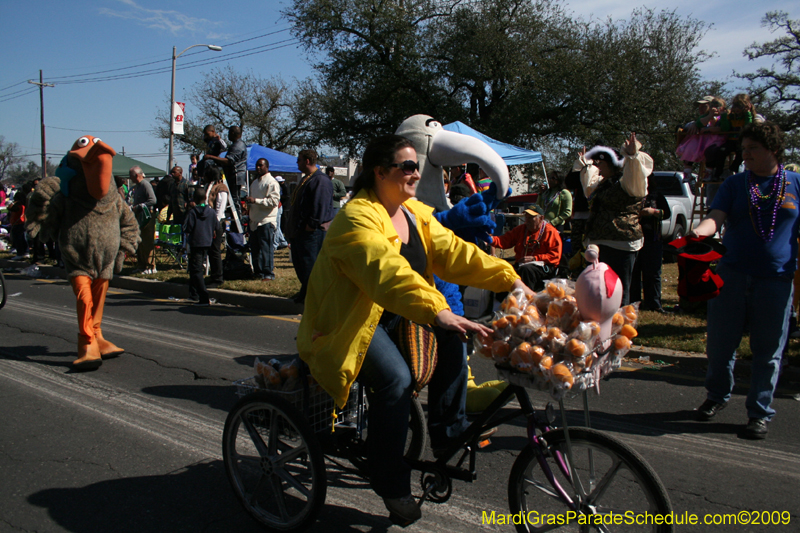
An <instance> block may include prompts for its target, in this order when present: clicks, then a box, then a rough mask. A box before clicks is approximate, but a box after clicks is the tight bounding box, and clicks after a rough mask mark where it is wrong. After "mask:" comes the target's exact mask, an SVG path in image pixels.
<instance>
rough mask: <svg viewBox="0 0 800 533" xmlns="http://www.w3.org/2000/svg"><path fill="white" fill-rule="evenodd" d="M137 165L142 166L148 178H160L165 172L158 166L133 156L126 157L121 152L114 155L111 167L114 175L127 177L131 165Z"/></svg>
mask: <svg viewBox="0 0 800 533" xmlns="http://www.w3.org/2000/svg"><path fill="white" fill-rule="evenodd" d="M136 166H139V167H141V168H142V171H143V172H144V175H145V176H147V177H148V178H160V177H163V176H164V175H165V172H164V171H163V170H161V169H160V168H156V167H154V166H152V165H148V164H147V163H142V162H141V161H137V160H135V159H133V158H130V157H126V156H124V155H122V154H117V155H115V156H114V160H113V167H112V169H111V171H112V173H113V175H114V176H119V177H121V178H126V179H127V178H128V176H129V172H130V170H131V167H136Z"/></svg>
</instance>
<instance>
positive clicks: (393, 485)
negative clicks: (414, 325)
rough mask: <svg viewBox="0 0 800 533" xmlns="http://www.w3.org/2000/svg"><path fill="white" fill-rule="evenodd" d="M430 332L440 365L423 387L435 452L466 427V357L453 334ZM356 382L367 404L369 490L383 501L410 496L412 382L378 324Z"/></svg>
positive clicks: (400, 358)
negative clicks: (408, 453)
mask: <svg viewBox="0 0 800 533" xmlns="http://www.w3.org/2000/svg"><path fill="white" fill-rule="evenodd" d="M434 329H435V331H436V340H437V343H439V353H438V355H439V360H438V363H437V365H436V370H435V371H434V374H433V378H432V379H431V381H430V383H429V384H428V420H429V423H428V428H429V432H430V437H431V446H433V447H438V446H442V445H444V444H446V439H447V438H452V437H457V436H458V435H460V434H461V433H462V432H463V431H464V430H465V429H466V428H467V426H468V424H467V420H466V401H467V358H466V353H465V350H464V344H463V343H462V342H461V340H460V339H459V338H458V336H457V335H455V334H454V333H452V332H449V331H445V330H442V329H441V328H434ZM358 377H359V380H360V381H361V384H362V385H363V386H364V387H365V390H366V392H367V399H368V400H369V430H368V436H367V461H368V468H369V471H370V480H371V483H372V488H373V490H375V492H376V493H377V494H378V496H381V497H382V498H401V497H403V496H406V495H408V494H411V468H410V467H409V466H408V464H406V462H405V461H404V460H403V448H404V447H405V443H406V437H407V434H408V417H409V413H410V410H411V393H412V392H413V390H414V382H413V380H412V378H411V372H410V371H409V369H408V365H407V364H406V361H405V359H403V356H402V355H401V354H400V352H399V351H398V350H397V346H396V345H395V344H394V342H393V341H392V339H391V338H390V337H389V333H388V332H387V329H386V327H385V326H384V325H382V324H379V325H378V326H377V327H376V328H375V334H374V335H373V337H372V342H371V343H370V345H369V348H368V349H367V353H366V355H365V356H364V362H363V364H362V366H361V371H360V373H359V376H358Z"/></svg>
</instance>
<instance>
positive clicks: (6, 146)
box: [0, 135, 20, 181]
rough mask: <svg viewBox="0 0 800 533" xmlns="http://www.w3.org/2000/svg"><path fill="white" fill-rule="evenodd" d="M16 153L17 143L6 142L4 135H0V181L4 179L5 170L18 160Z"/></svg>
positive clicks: (17, 149) (17, 152)
mask: <svg viewBox="0 0 800 533" xmlns="http://www.w3.org/2000/svg"><path fill="white" fill-rule="evenodd" d="M18 154H19V145H18V144H17V143H9V142H6V139H5V137H3V136H2V135H0V181H3V180H4V179H6V177H7V176H6V171H7V170H9V169H11V168H12V167H13V166H15V165H16V163H17V162H18V161H20V157H19V155H18Z"/></svg>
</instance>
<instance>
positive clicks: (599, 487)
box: [508, 427, 673, 533]
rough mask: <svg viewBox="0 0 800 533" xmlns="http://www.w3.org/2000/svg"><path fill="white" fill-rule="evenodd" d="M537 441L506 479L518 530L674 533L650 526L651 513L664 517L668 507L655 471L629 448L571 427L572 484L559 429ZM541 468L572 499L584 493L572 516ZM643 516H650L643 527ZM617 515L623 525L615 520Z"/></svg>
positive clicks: (668, 527) (666, 527)
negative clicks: (573, 475) (573, 477)
mask: <svg viewBox="0 0 800 533" xmlns="http://www.w3.org/2000/svg"><path fill="white" fill-rule="evenodd" d="M540 438H542V439H543V440H544V441H545V444H543V448H542V451H541V452H540V451H539V448H537V447H535V446H534V445H533V444H529V445H528V446H526V447H525V449H523V450H522V453H520V455H519V457H517V460H516V461H515V462H514V466H513V467H512V468H511V475H510V476H509V480H508V502H509V506H510V508H511V513H512V515H517V516H520V517H521V519H518V520H517V521H519V522H520V523H519V524H516V528H517V531H519V532H523V533H530V532H542V531H552V530H559V531H581V532H585V531H614V532H617V531H643V530H650V531H654V532H658V533H666V532H671V531H673V526H672V525H667V524H661V525H656V524H653V520H652V515H666V514H667V513H670V512H671V511H672V505H671V504H670V501H669V496H668V495H667V491H666V489H665V488H664V486H663V485H662V484H661V481H660V480H659V479H658V476H657V475H656V473H655V472H654V471H653V469H652V468H651V467H650V465H648V464H647V462H646V461H645V460H644V459H643V458H642V457H641V456H640V455H639V454H638V453H637V452H636V451H634V450H633V449H632V448H630V447H629V446H628V445H626V444H624V443H623V442H621V441H619V440H617V439H615V438H613V437H611V436H609V435H606V434H604V433H601V432H599V431H596V430H593V429H589V428H581V427H575V428H571V429H570V430H569V438H570V443H571V448H572V455H571V456H572V461H573V465H572V466H573V467H574V470H575V473H576V479H574V480H573V479H572V474H571V472H570V470H571V469H570V464H569V459H568V457H569V455H568V454H567V442H566V438H565V435H564V431H563V430H561V429H558V430H554V431H550V432H548V433H546V434H545V435H544V436H543V437H540ZM540 454H542V455H541V457H540ZM543 464H544V465H546V467H547V468H549V470H550V471H552V473H553V476H554V478H555V481H556V482H557V484H558V485H559V486H560V487H561V488H562V489H563V490H564V492H566V494H567V496H569V498H570V499H571V500H572V501H578V498H577V496H576V494H578V493H581V494H584V495H585V496H583V497H581V498H580V502H581V503H578V504H576V505H575V509H574V510H575V514H574V517H573V515H570V516H569V517H568V515H567V512H568V511H570V510H572V509H570V507H569V505H568V504H567V502H566V501H565V500H564V499H563V498H561V496H560V495H559V494H558V492H557V490H556V488H555V487H553V485H551V483H550V481H549V480H548V478H547V477H546V476H545V473H544V471H543ZM645 513H649V514H650V515H651V516H650V521H649V522H646V523H643V522H642V520H645V519H646V515H645ZM617 515H619V517H620V518H617V520H620V521H621V522H622V523H619V524H618V523H616V522H615V521H614V518H615V517H617ZM641 517H644V518H641ZM568 518H569V520H568ZM637 520H639V521H638V523H637ZM601 521H603V522H605V523H603V522H601Z"/></svg>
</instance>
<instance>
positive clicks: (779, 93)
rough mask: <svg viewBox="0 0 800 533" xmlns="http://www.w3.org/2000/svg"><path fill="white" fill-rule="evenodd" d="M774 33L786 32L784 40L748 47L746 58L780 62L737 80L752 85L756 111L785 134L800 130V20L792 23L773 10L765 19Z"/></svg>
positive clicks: (765, 22) (750, 88)
mask: <svg viewBox="0 0 800 533" xmlns="http://www.w3.org/2000/svg"><path fill="white" fill-rule="evenodd" d="M762 25H763V26H768V27H769V28H770V31H772V32H773V33H774V32H776V31H781V30H782V31H784V32H785V33H786V34H785V35H783V36H782V37H779V38H777V39H775V40H774V41H769V42H766V43H762V44H758V43H753V44H751V45H750V46H748V47H747V48H746V49H745V51H744V55H745V56H746V57H747V58H748V59H750V60H751V61H752V60H754V59H760V58H771V59H772V60H774V61H775V62H777V65H778V66H775V64H773V65H772V66H771V67H769V68H766V67H762V68H759V69H758V70H756V71H755V72H752V73H749V74H737V77H739V78H741V79H744V80H747V81H748V82H749V87H748V91H749V93H750V95H751V97H752V98H753V100H754V104H755V105H756V110H757V111H759V112H761V113H762V114H764V115H765V116H766V117H767V118H768V119H769V120H772V121H774V122H777V123H778V124H779V125H780V126H781V128H782V129H783V130H784V131H791V130H794V129H797V128H800V19H795V20H791V19H789V14H788V13H785V12H783V11H770V12H769V13H767V14H766V16H765V17H764V18H763V19H762Z"/></svg>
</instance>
